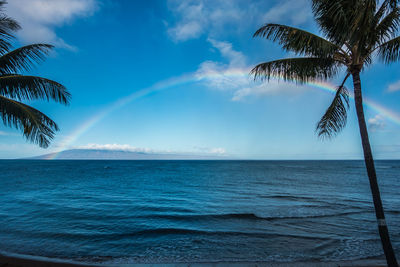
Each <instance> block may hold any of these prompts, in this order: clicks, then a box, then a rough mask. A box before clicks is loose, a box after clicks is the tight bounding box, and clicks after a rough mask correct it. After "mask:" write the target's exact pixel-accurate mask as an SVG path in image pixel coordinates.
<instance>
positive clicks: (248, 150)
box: [0, 0, 400, 159]
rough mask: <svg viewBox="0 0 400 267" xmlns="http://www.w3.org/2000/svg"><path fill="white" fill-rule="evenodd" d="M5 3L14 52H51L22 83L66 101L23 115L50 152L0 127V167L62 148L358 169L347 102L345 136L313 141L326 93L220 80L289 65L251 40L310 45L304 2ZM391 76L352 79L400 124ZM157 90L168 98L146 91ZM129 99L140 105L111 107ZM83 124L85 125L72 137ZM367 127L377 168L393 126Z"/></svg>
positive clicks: (395, 154)
mask: <svg viewBox="0 0 400 267" xmlns="http://www.w3.org/2000/svg"><path fill="white" fill-rule="evenodd" d="M9 2H10V3H9V4H8V6H7V10H6V12H7V13H8V15H10V16H12V17H14V18H15V19H17V20H18V21H19V22H20V23H21V25H22V26H23V30H21V31H20V32H18V42H17V43H16V46H19V45H24V44H28V43H36V42H45V43H52V44H54V45H56V46H57V49H56V50H55V51H54V53H52V54H51V56H50V57H49V58H48V60H47V61H46V62H45V63H43V64H41V65H40V66H38V67H37V68H35V69H34V70H33V71H31V73H32V74H39V75H41V76H43V77H46V78H50V79H53V80H56V81H58V82H60V83H62V84H64V85H65V86H66V87H67V88H68V89H69V91H70V92H71V94H72V101H71V105H70V106H67V107H65V106H62V105H59V104H55V103H46V102H42V101H35V102H31V103H30V104H31V105H33V106H34V107H36V108H38V109H40V110H41V111H43V112H45V113H46V114H48V115H49V116H50V117H51V118H53V119H54V120H55V121H56V122H57V123H58V125H59V127H60V129H61V130H60V131H59V132H58V133H57V136H56V138H55V139H54V141H53V143H52V145H51V147H50V148H48V149H41V148H39V147H37V146H35V145H33V144H29V143H27V142H26V141H25V140H24V138H23V137H22V136H21V134H20V133H19V132H18V131H16V130H13V129H11V128H7V127H4V126H3V125H2V126H1V127H0V157H1V158H18V157H27V156H34V155H39V154H44V153H50V152H56V151H59V150H61V149H67V148H108V149H125V150H133V151H148V152H172V153H195V154H209V155H222V156H224V157H232V158H249V159H355V158H362V153H361V142H360V140H359V133H358V128H357V127H358V126H357V124H356V118H355V114H354V107H353V105H354V103H353V102H352V103H351V105H352V106H351V109H350V113H349V120H348V125H347V127H346V129H345V130H344V131H343V132H342V133H341V134H340V135H339V136H337V137H336V138H334V139H333V140H330V141H329V140H328V141H321V140H320V139H318V137H317V135H316V134H315V126H316V123H317V122H318V120H319V119H320V117H321V116H322V115H323V113H324V111H325V109H326V108H327V107H328V105H329V104H330V101H331V99H332V97H333V94H332V93H329V92H326V91H324V90H321V89H318V88H315V87H312V86H307V85H304V86H296V85H294V84H290V83H284V82H277V81H274V80H273V81H271V82H270V83H268V84H267V83H264V84H260V83H256V82H253V81H252V79H251V78H250V77H248V76H247V75H230V74H231V73H235V71H236V72H237V70H242V72H243V73H245V71H246V70H248V69H249V68H251V67H252V66H254V65H255V64H257V63H260V62H262V61H268V60H272V59H277V58H281V57H287V56H290V55H288V54H287V53H284V52H282V50H281V49H280V48H279V46H277V45H276V44H274V43H272V42H270V41H267V40H263V39H253V38H252V34H253V33H254V31H255V30H257V29H258V27H260V26H262V25H263V24H264V23H266V22H277V23H284V24H289V25H292V26H296V27H300V28H304V29H307V30H309V31H312V32H315V33H318V29H317V27H316V25H315V24H314V22H313V17H312V13H311V7H310V2H309V1H306V0H283V1H265V0H263V1H248V0H243V1H241V0H229V1H228V0H213V1H211V0H197V1H175V0H171V1H157V0H153V1H131V0H118V1H116V0H114V1H113V0H12V1H9ZM210 73H211V74H212V75H210ZM399 74H400V71H399V66H398V64H393V65H390V66H386V65H383V64H381V63H378V62H377V63H376V64H374V65H373V66H372V67H371V68H369V69H368V70H366V71H365V72H364V73H363V75H362V85H363V89H364V95H365V96H366V97H368V98H370V99H373V100H374V101H375V102H376V103H379V104H380V105H381V106H384V107H385V108H386V109H389V110H391V111H392V112H394V113H397V114H400V107H399V105H398V103H399V100H400V75H399ZM185 77H191V78H185ZM185 79H186V80H185ZM338 79H340V76H339V77H338ZM175 80H177V81H181V80H182V81H185V82H174V81H175ZM330 82H331V83H332V84H337V82H338V80H333V81H330ZM160 83H161V85H162V84H172V86H169V87H168V88H167V87H166V86H165V88H158V89H160V90H152V88H154V87H152V86H153V85H154V84H160ZM348 85H349V87H351V84H348ZM159 87H160V86H159ZM161 87H162V86H161ZM146 88H147V89H146ZM149 88H150V89H149ZM144 89H145V90H144ZM135 92H136V93H137V94H138V97H133V99H132V100H131V101H129V102H127V103H124V104H123V105H118V104H116V101H121V99H122V100H123V99H124V98H126V97H127V96H129V95H131V94H134V93H135ZM117 103H120V102H117ZM106 111H108V112H106ZM99 117H100V119H99ZM93 118H97V121H95V123H92V124H91V125H90V127H87V128H85V129H84V131H81V132H78V133H79V134H76V133H77V131H78V130H79V129H81V130H82V129H83V127H84V126H85V125H86V126H87V125H89V124H90V122H91V121H92V122H93ZM366 119H367V120H368V124H369V130H370V138H371V143H372V147H373V151H374V154H375V156H376V158H388V159H391V158H395V159H398V158H400V140H399V133H400V125H399V123H396V122H393V120H390V118H388V117H386V116H385V115H384V114H380V113H379V112H376V111H375V110H373V109H370V108H368V107H367V109H366ZM72 137H73V138H72Z"/></svg>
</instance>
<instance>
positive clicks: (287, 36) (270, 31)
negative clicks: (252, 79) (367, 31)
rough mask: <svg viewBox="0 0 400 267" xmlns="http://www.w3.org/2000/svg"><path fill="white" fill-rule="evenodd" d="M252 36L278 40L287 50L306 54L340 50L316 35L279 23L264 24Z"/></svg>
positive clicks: (315, 54)
mask: <svg viewBox="0 0 400 267" xmlns="http://www.w3.org/2000/svg"><path fill="white" fill-rule="evenodd" d="M253 37H264V38H266V39H268V40H271V41H274V42H278V43H279V44H280V45H282V47H283V49H285V50H287V51H293V52H295V53H297V54H302V55H308V56H316V57H329V56H332V55H333V54H335V53H337V52H338V51H339V50H340V47H339V46H337V45H336V44H334V43H332V42H330V41H328V40H326V39H324V38H322V37H320V36H318V35H315V34H312V33H310V32H307V31H304V30H301V29H297V28H294V27H290V26H286V25H281V24H266V25H264V26H263V27H261V28H260V29H258V30H257V31H256V32H255V33H254V35H253Z"/></svg>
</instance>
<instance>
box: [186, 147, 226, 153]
mask: <svg viewBox="0 0 400 267" xmlns="http://www.w3.org/2000/svg"><path fill="white" fill-rule="evenodd" d="M194 150H195V151H196V152H199V153H202V154H217V155H224V154H226V150H225V148H222V147H213V148H210V147H198V146H196V147H194Z"/></svg>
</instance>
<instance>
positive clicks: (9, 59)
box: [0, 44, 53, 74]
mask: <svg viewBox="0 0 400 267" xmlns="http://www.w3.org/2000/svg"><path fill="white" fill-rule="evenodd" d="M52 48H53V46H52V45H49V44H32V45H27V46H23V47H20V48H17V49H15V50H12V51H10V52H8V53H6V54H4V55H2V56H1V57H0V74H9V73H17V72H20V71H28V70H30V69H31V68H32V67H33V65H34V64H35V63H39V62H41V61H43V60H44V59H45V56H46V55H47V54H48V53H49V51H50V49H52Z"/></svg>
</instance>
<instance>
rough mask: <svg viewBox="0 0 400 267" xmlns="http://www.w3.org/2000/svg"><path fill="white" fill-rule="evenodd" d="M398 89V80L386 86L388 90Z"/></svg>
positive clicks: (399, 86)
mask: <svg viewBox="0 0 400 267" xmlns="http://www.w3.org/2000/svg"><path fill="white" fill-rule="evenodd" d="M399 90H400V81H397V82H394V83H391V84H389V86H388V87H387V90H386V91H388V92H396V91H399Z"/></svg>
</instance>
